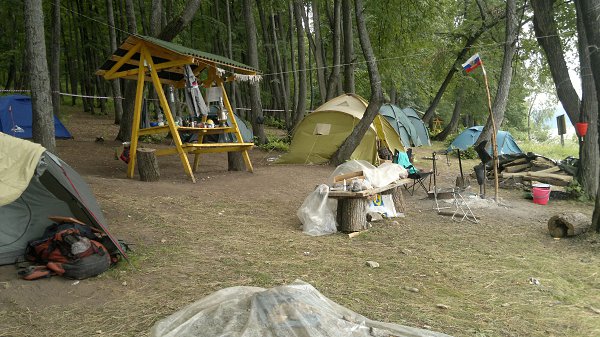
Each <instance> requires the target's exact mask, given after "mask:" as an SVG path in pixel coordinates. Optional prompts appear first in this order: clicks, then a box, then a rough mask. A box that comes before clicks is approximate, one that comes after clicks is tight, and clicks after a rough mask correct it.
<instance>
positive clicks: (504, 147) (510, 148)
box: [446, 125, 523, 155]
mask: <svg viewBox="0 0 600 337" xmlns="http://www.w3.org/2000/svg"><path fill="white" fill-rule="evenodd" d="M482 130H483V126H481V125H477V126H472V127H470V128H468V129H466V130H465V131H463V132H462V133H461V134H460V135H458V137H456V139H455V140H454V141H453V142H452V144H450V146H449V147H448V149H447V150H446V151H448V152H450V151H452V150H455V149H461V150H466V149H468V148H469V147H471V146H473V145H474V144H475V141H477V138H479V135H480V134H481V131H482ZM496 141H497V143H498V155H502V154H518V153H523V151H521V149H520V148H519V145H517V143H516V142H515V140H514V139H513V137H512V136H511V135H510V133H509V132H508V131H498V133H497V136H496ZM487 150H488V153H491V146H489V147H488V149H487Z"/></svg>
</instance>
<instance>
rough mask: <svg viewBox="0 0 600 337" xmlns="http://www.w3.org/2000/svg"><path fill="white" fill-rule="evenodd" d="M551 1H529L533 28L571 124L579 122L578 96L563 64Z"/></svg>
mask: <svg viewBox="0 0 600 337" xmlns="http://www.w3.org/2000/svg"><path fill="white" fill-rule="evenodd" d="M553 4H554V1H553V0H531V7H532V8H533V14H534V15H533V28H534V29H535V35H536V38H537V41H538V43H539V44H540V46H541V47H542V49H543V50H544V54H545V55H546V60H547V61H548V67H549V68H550V72H551V73H552V79H553V80H554V84H555V86H556V95H557V96H558V99H559V100H560V102H561V103H562V105H563V108H565V111H566V112H567V115H568V116H569V119H570V120H571V122H572V123H576V122H577V121H578V120H579V106H580V104H581V102H580V101H579V96H578V95H577V92H576V91H575V88H574V87H573V84H572V83H571V79H570V77H569V69H568V67H567V63H566V62H565V56H564V53H563V50H562V45H561V42H560V37H559V35H558V29H557V28H556V22H554V16H555V14H554V9H553V7H552V6H553Z"/></svg>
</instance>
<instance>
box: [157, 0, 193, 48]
mask: <svg viewBox="0 0 600 337" xmlns="http://www.w3.org/2000/svg"><path fill="white" fill-rule="evenodd" d="M199 8H200V0H188V2H187V3H186V4H185V7H184V8H183V10H182V11H181V12H180V13H179V15H178V16H177V17H175V18H174V19H173V20H171V22H169V23H168V24H167V25H166V26H165V27H164V28H163V29H162V30H161V32H160V34H158V38H159V39H161V40H165V41H173V39H174V38H175V36H177V34H179V33H180V32H181V31H182V30H183V29H184V28H185V27H187V25H188V24H189V23H190V22H191V21H192V19H193V18H194V15H195V14H196V12H197V11H198V9H199Z"/></svg>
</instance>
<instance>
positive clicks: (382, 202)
mask: <svg viewBox="0 0 600 337" xmlns="http://www.w3.org/2000/svg"><path fill="white" fill-rule="evenodd" d="M367 211H368V212H377V213H379V214H381V215H382V216H383V217H386V218H393V217H396V216H398V213H397V212H396V207H395V206H394V200H393V199H392V195H391V194H377V195H375V199H374V200H371V201H369V205H368V207H367Z"/></svg>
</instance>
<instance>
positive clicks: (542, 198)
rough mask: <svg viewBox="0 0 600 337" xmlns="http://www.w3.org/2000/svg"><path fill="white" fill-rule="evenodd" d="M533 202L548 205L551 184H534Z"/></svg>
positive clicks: (532, 189)
mask: <svg viewBox="0 0 600 337" xmlns="http://www.w3.org/2000/svg"><path fill="white" fill-rule="evenodd" d="M531 191H532V193H533V203H534V204H538V205H546V204H547V203H548V200H549V199H550V185H548V184H535V185H533V186H532V188H531Z"/></svg>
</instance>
